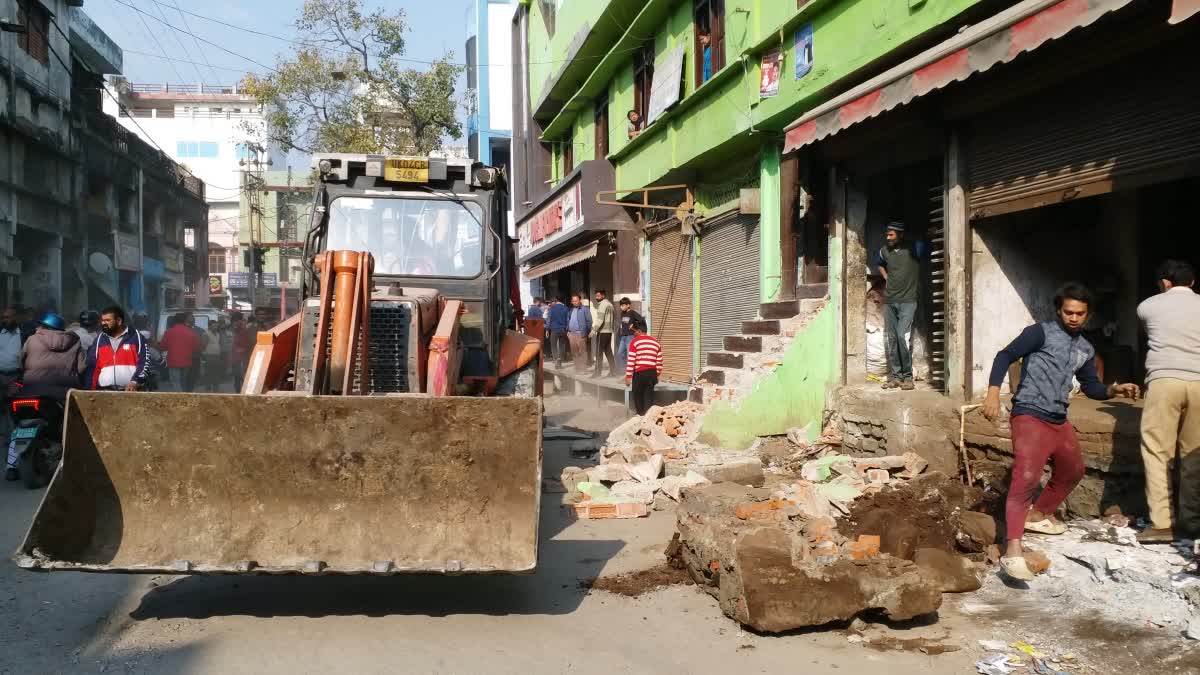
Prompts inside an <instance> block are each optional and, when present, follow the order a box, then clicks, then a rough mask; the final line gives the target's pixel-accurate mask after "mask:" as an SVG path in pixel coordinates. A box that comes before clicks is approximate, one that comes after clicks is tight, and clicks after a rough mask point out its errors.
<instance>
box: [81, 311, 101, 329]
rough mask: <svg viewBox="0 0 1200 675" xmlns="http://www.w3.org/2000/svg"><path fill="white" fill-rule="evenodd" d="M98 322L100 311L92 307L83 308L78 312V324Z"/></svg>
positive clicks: (89, 324)
mask: <svg viewBox="0 0 1200 675" xmlns="http://www.w3.org/2000/svg"><path fill="white" fill-rule="evenodd" d="M99 322H100V312H97V311H96V310H94V309H85V310H83V311H82V312H80V313H79V325H81V326H92V325H95V324H97V323H99Z"/></svg>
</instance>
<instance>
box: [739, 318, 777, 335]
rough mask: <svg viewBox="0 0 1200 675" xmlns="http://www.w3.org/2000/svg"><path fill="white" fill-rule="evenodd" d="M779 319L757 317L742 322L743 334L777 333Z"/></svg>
mask: <svg viewBox="0 0 1200 675" xmlns="http://www.w3.org/2000/svg"><path fill="white" fill-rule="evenodd" d="M779 332H780V331H779V319H758V320H755V321H743V322H742V334H743V335H779Z"/></svg>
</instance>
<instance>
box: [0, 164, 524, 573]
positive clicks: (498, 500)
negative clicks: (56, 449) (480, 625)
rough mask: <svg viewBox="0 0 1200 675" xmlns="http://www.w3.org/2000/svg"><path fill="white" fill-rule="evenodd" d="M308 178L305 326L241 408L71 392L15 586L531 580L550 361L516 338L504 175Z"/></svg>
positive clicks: (469, 169) (381, 170)
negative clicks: (39, 580)
mask: <svg viewBox="0 0 1200 675" xmlns="http://www.w3.org/2000/svg"><path fill="white" fill-rule="evenodd" d="M313 163H314V168H315V174H316V175H317V176H319V180H318V181H317V182H316V184H315V188H314V196H313V202H312V210H311V217H310V221H309V223H308V227H307V231H306V233H305V236H304V238H303V242H302V246H301V247H302V261H303V264H304V270H303V277H304V280H303V291H302V301H301V306H300V310H299V312H297V313H296V314H295V315H294V316H291V317H290V318H288V319H286V320H284V321H282V322H280V323H279V324H278V325H276V326H274V327H272V328H270V329H269V330H265V331H261V332H259V333H258V334H257V337H256V344H255V347H254V351H253V353H252V354H251V357H250V361H249V366H248V368H247V371H246V374H245V377H244V380H243V383H242V388H241V391H240V393H238V394H201V393H197V394H192V393H169V392H111V391H78V390H74V391H72V392H70V394H69V395H68V399H67V405H66V411H65V415H64V424H63V427H64V428H63V455H62V462H61V464H60V466H59V468H58V470H57V472H56V473H55V474H54V477H53V479H52V480H51V482H50V484H49V486H48V488H47V491H46V494H45V496H44V498H43V500H42V503H41V505H40V507H39V508H38V511H37V513H36V515H35V516H34V519H33V523H32V525H31V526H30V529H29V531H28V534H27V535H26V537H25V539H24V542H23V543H22V544H21V546H20V548H19V549H18V550H17V551H16V553H15V554H14V557H13V558H14V561H15V562H16V563H17V565H18V566H20V567H22V568H26V569H30V570H38V571H64V570H66V571H83V572H123V573H174V574H369V575H371V574H373V575H390V574H402V573H432V574H472V573H529V572H532V571H534V569H535V568H536V565H537V544H538V517H539V503H540V497H541V494H540V492H541V455H542V446H541V431H542V405H541V399H540V398H539V396H538V394H539V392H540V378H541V365H542V355H541V340H540V339H538V337H537V336H536V335H530V334H526V333H522V332H518V331H517V330H515V323H514V315H515V311H514V310H515V307H514V305H515V304H516V303H519V299H514V298H515V297H516V296H515V295H514V294H515V289H516V288H517V285H516V274H517V269H516V260H515V258H516V251H515V248H516V247H515V246H514V241H513V239H512V238H510V237H509V235H508V231H507V215H506V213H507V205H506V193H507V190H506V185H505V180H506V177H505V174H504V171H503V170H502V169H499V168H496V167H490V166H483V165H481V164H478V163H472V162H471V161H469V160H455V159H448V158H441V157H390V156H378V155H352V154H327V155H319V156H316V157H314V162H313ZM296 243H298V244H299V243H300V242H296Z"/></svg>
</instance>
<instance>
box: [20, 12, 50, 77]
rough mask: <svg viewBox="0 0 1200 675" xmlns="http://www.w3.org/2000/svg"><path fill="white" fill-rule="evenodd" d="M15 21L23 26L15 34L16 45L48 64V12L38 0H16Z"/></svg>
mask: <svg viewBox="0 0 1200 675" xmlns="http://www.w3.org/2000/svg"><path fill="white" fill-rule="evenodd" d="M17 23H19V24H21V25H22V26H25V32H24V33H18V34H17V45H18V46H20V47H21V49H22V50H24V51H25V53H26V54H28V55H29V56H31V57H32V58H34V59H36V60H37V61H38V62H40V63H42V64H45V65H49V64H50V13H49V12H47V11H46V8H45V7H43V6H42V3H40V2H38V0H18V2H17Z"/></svg>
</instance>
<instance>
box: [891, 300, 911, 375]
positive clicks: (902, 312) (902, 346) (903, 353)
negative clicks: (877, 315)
mask: <svg viewBox="0 0 1200 675" xmlns="http://www.w3.org/2000/svg"><path fill="white" fill-rule="evenodd" d="M916 313H917V303H915V302H895V303H893V302H889V303H887V304H886V305H884V306H883V323H884V326H885V328H886V329H887V354H888V366H889V367H890V368H891V371H890V373H891V377H892V379H893V380H896V381H898V382H904V381H906V380H911V379H913V368H912V350H911V349H909V346H908V341H907V340H905V339H904V336H905V335H907V334H908V333H909V331H911V330H912V325H913V316H914V315H915V314H916Z"/></svg>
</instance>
